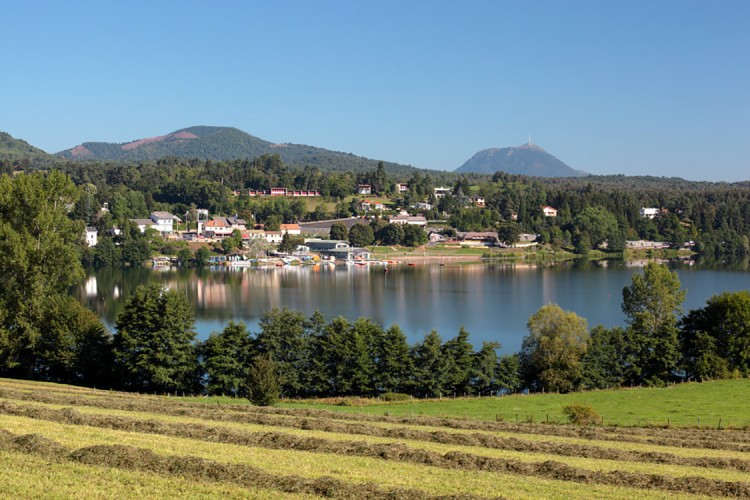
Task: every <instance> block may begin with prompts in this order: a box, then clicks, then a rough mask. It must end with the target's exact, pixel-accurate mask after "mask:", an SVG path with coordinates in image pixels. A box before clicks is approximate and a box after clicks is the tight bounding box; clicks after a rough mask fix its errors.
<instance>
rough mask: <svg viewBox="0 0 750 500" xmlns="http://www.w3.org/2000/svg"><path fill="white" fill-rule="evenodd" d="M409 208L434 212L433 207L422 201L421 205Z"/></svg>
mask: <svg viewBox="0 0 750 500" xmlns="http://www.w3.org/2000/svg"><path fill="white" fill-rule="evenodd" d="M409 208H413V209H415V210H432V205H430V204H429V203H427V202H425V201H420V202H419V203H417V204H415V205H412V206H411V207H409Z"/></svg>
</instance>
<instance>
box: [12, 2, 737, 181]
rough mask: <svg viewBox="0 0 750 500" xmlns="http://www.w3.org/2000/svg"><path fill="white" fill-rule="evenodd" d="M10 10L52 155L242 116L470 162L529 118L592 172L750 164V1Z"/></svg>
mask: <svg viewBox="0 0 750 500" xmlns="http://www.w3.org/2000/svg"><path fill="white" fill-rule="evenodd" d="M212 4H213V5H216V6H212ZM1 11H2V18H3V28H2V30H0V47H2V49H0V67H2V68H3V69H4V71H3V74H2V76H1V77H0V130H3V131H6V132H9V133H10V134H11V135H13V136H14V137H18V138H22V139H24V140H26V141H28V142H30V143H31V144H33V145H35V146H38V147H40V148H42V149H44V150H45V151H48V152H56V151H60V150H62V149H66V148H69V147H72V146H75V145H77V144H79V143H81V142H84V141H107V142H125V141H130V140H134V139H139V138H143V137H150V136H154V135H161V134H165V133H168V132H172V131H174V130H177V129H180V128H184V127H188V126H192V125H226V126H234V127H238V128H240V129H242V130H244V131H246V132H248V133H250V134H253V135H255V136H258V137H260V138H263V139H266V140H270V141H274V142H294V143H302V144H311V145H315V146H319V147H325V148H329V149H333V150H337V151H345V152H352V153H355V154H358V155H363V156H367V157H370V158H375V159H382V160H388V161H395V162H399V163H405V164H411V165H414V166H418V167H423V168H434V169H444V170H453V169H455V168H457V167H459V166H460V165H461V164H462V163H463V162H464V161H465V160H467V159H468V158H469V157H470V156H472V155H473V154H474V153H475V152H477V151H479V150H481V149H485V148H489V147H506V146H515V145H519V144H522V143H524V142H526V140H527V136H528V134H529V133H531V134H532V140H533V142H534V143H536V144H538V145H540V146H542V147H543V148H545V149H546V150H547V151H549V152H550V153H552V154H554V155H555V156H557V157H558V158H560V159H561V160H563V161H564V162H566V163H567V164H569V165H570V166H572V167H574V168H577V169H581V170H586V171H588V172H591V173H594V174H619V173H621V174H626V175H641V174H646V175H659V176H679V177H683V178H687V179H694V180H725V181H736V180H744V179H750V29H748V26H750V1H747V0H722V1H718V2H712V1H708V0H706V1H701V2H696V1H690V0H679V1H671V0H659V1H656V2H654V1H639V0H628V1H576V0H571V1H521V0H514V1H503V0H494V1H466V2H456V1H450V2H447V1H436V0H431V1H428V0H423V1H419V0H414V1H403V0H402V1H395V0H379V1H364V0H362V1H340V2H334V1H323V0H321V1H309V0H305V1H303V0H300V1H284V0H280V1H274V2H267V1H266V2H251V1H242V2H241V1H238V2H231V1H225V2H205V1H188V0H183V1H179V2H178V1H150V2H145V1H143V2H141V1H133V0H131V1H127V2H125V1H121V2H114V1H113V2H102V1H90V2H82V1H81V2H79V1H75V0H71V1H69V2H52V1H49V2H40V1H33V0H29V1H24V2H13V1H10V0H5V1H3V2H2V9H1Z"/></svg>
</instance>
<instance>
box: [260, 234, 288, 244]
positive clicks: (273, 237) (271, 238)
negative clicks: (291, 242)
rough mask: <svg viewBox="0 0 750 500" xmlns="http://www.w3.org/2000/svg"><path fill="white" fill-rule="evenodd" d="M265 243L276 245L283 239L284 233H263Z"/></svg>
mask: <svg viewBox="0 0 750 500" xmlns="http://www.w3.org/2000/svg"><path fill="white" fill-rule="evenodd" d="M264 233H265V238H266V241H267V242H269V243H273V244H274V245H278V244H279V243H281V240H283V239H284V233H282V232H281V231H264Z"/></svg>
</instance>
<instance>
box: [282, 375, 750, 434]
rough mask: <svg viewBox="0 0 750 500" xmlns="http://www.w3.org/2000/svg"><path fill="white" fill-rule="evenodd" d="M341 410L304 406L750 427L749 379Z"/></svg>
mask: <svg viewBox="0 0 750 500" xmlns="http://www.w3.org/2000/svg"><path fill="white" fill-rule="evenodd" d="M374 403H376V404H366V405H360V406H358V405H353V406H343V405H341V404H335V403H334V404H324V403H314V402H304V403H302V404H301V405H298V404H297V403H290V405H291V406H292V407H297V406H303V407H311V408H321V409H329V410H333V411H349V412H356V413H372V414H380V415H382V414H384V413H388V414H390V415H403V416H412V415H424V416H438V417H448V416H452V417H466V418H471V419H478V420H504V421H508V422H516V421H518V422H528V421H531V422H547V420H548V419H549V421H551V422H558V423H561V422H564V420H565V418H564V416H563V413H562V408H563V406H566V405H570V404H574V403H583V404H586V405H589V406H591V407H593V408H594V410H596V412H597V413H598V414H599V415H601V416H602V417H603V418H604V423H605V424H608V425H619V426H647V425H652V426H666V425H670V426H673V427H674V426H676V427H697V426H701V427H718V426H719V421H720V420H721V425H722V426H723V427H727V426H733V427H745V426H750V380H748V379H742V380H720V381H715V382H707V383H702V384H698V383H688V384H677V385H672V386H669V387H663V388H638V389H618V390H609V391H589V392H578V393H571V394H533V395H530V396H523V395H513V396H505V397H501V398H497V397H492V398H456V399H453V398H444V399H441V400H435V399H432V400H412V401H408V402H403V403H377V402H374Z"/></svg>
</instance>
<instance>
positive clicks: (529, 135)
mask: <svg viewBox="0 0 750 500" xmlns="http://www.w3.org/2000/svg"><path fill="white" fill-rule="evenodd" d="M529 146H531V134H529Z"/></svg>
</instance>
